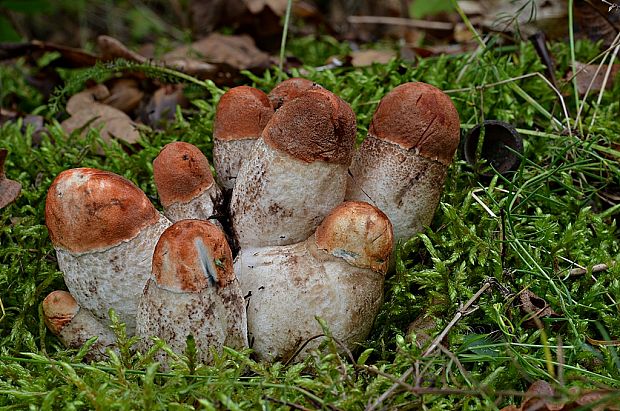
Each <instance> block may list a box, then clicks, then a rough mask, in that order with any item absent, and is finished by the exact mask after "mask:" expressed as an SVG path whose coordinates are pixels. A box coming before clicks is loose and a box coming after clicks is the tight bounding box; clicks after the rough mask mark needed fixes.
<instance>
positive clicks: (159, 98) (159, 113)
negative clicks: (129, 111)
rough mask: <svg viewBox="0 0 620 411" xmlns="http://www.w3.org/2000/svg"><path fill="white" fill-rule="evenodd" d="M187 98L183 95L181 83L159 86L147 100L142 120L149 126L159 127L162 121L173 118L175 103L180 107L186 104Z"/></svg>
mask: <svg viewBox="0 0 620 411" xmlns="http://www.w3.org/2000/svg"><path fill="white" fill-rule="evenodd" d="M187 103H188V102H187V99H186V98H185V96H184V95H183V86H182V85H179V84H177V85H167V86H164V87H161V88H160V89H159V90H157V91H156V92H155V93H153V97H151V99H150V100H149V102H148V104H147V105H146V107H145V109H144V112H143V113H142V116H141V117H142V120H143V121H144V123H145V124H148V125H150V126H151V127H155V128H157V127H159V126H161V125H162V123H164V122H166V121H169V120H173V119H174V116H175V114H176V109H177V105H179V106H181V107H186V106H187Z"/></svg>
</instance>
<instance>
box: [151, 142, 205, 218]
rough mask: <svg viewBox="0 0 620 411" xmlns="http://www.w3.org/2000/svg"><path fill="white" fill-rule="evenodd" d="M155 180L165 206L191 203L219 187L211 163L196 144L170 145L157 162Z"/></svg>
mask: <svg viewBox="0 0 620 411" xmlns="http://www.w3.org/2000/svg"><path fill="white" fill-rule="evenodd" d="M153 177H154V178H155V185H156V186H157V193H158V194H159V199H160V200H161V203H162V205H163V206H164V207H168V206H169V205H171V204H173V203H187V202H189V201H190V200H192V199H194V198H195V197H197V196H198V195H199V194H200V193H202V192H203V191H205V190H208V189H209V188H211V187H212V186H213V184H215V180H214V179H213V174H212V173H211V167H210V166H209V160H207V157H205V155H204V154H203V153H202V151H200V149H199V148H198V147H196V146H194V145H193V144H189V143H184V142H181V141H177V142H174V143H170V144H166V146H165V147H164V148H163V149H162V150H161V152H160V153H159V155H158V156H157V157H156V158H155V160H154V161H153Z"/></svg>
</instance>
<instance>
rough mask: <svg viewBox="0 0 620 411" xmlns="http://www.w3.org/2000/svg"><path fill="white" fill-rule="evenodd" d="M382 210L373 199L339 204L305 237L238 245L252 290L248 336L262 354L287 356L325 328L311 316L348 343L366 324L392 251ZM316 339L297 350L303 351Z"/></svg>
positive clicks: (239, 268) (242, 278)
mask: <svg viewBox="0 0 620 411" xmlns="http://www.w3.org/2000/svg"><path fill="white" fill-rule="evenodd" d="M392 246H393V232H392V225H391V223H390V221H389V219H388V218H387V216H386V215H385V214H384V213H383V212H381V211H380V210H379V209H377V208H376V207H374V206H371V205H370V204H367V203H363V202H346V203H342V204H341V205H339V206H338V207H336V208H335V209H334V210H333V211H332V212H331V213H330V214H329V215H328V216H327V217H326V218H325V220H324V221H323V222H322V223H321V225H320V226H319V227H318V228H317V230H316V233H315V234H313V235H312V236H311V237H310V238H308V239H307V240H306V241H302V242H300V243H296V244H292V245H285V246H273V247H261V248H246V249H243V248H242V249H241V251H240V253H239V255H238V256H237V258H236V260H235V272H236V273H237V276H238V278H239V283H240V284H241V289H242V290H243V293H244V294H245V295H249V302H248V307H247V313H248V338H249V339H250V342H252V343H253V344H252V348H253V349H254V351H255V352H256V354H257V355H258V357H259V358H261V359H264V360H274V359H282V360H288V359H290V358H291V356H292V355H293V354H294V353H295V352H296V350H298V349H299V348H300V347H301V346H302V344H304V343H306V342H308V341H309V340H310V339H311V338H312V337H315V336H317V335H321V334H322V330H321V327H320V326H319V324H318V322H317V320H316V317H320V318H322V319H323V320H325V322H326V323H327V325H328V327H330V330H331V332H332V334H333V336H334V337H335V338H337V339H338V340H339V341H341V342H342V343H344V344H345V346H346V347H348V348H349V349H352V348H354V347H355V345H356V344H358V343H360V342H362V341H363V340H364V339H365V338H366V337H367V336H368V333H369V332H370V329H371V326H372V323H373V321H374V318H375V316H376V315H377V312H378V310H379V307H380V305H381V301H382V298H383V283H384V275H385V273H386V271H387V266H388V260H389V256H390V254H391V252H392ZM318 344H319V340H313V341H311V342H310V343H309V344H308V345H307V346H306V347H305V348H304V350H303V351H302V352H301V353H300V356H299V358H298V359H300V358H303V357H304V356H305V355H306V354H307V353H308V351H309V350H310V349H313V348H316V347H317V346H318Z"/></svg>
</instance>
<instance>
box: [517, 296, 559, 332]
mask: <svg viewBox="0 0 620 411" xmlns="http://www.w3.org/2000/svg"><path fill="white" fill-rule="evenodd" d="M519 308H520V309H521V310H522V311H523V312H524V313H525V314H527V315H528V316H529V318H530V319H529V320H527V321H526V322H525V323H524V324H523V325H524V326H526V327H529V328H538V325H537V324H536V320H537V319H538V320H540V319H541V318H545V317H552V318H557V317H560V315H559V314H558V313H556V312H555V311H553V309H552V308H551V307H550V306H549V304H547V302H546V301H545V300H544V299H543V298H540V297H539V296H537V295H536V294H534V293H533V292H531V291H530V290H523V291H522V292H521V293H519Z"/></svg>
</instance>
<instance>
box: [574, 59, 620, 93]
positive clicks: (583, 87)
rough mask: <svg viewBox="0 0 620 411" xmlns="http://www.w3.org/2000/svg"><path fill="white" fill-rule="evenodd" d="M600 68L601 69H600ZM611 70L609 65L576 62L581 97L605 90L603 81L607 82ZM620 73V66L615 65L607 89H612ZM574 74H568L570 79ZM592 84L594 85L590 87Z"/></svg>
mask: <svg viewBox="0 0 620 411" xmlns="http://www.w3.org/2000/svg"><path fill="white" fill-rule="evenodd" d="M599 67H600V69H599ZM608 68H609V65H608V64H600V65H599V64H583V63H579V62H577V61H576V62H575V71H576V73H577V76H576V79H577V92H578V93H579V95H580V96H584V95H585V94H586V92H588V93H590V94H592V93H595V92H597V91H600V90H601V89H602V88H603V81H604V80H605V74H606V73H607V69H608ZM618 71H620V64H614V65H612V66H611V71H610V73H609V78H608V80H607V83H606V84H605V89H610V88H611V87H612V86H613V84H614V79H615V77H616V75H617V74H618ZM572 76H573V72H572V71H570V72H569V73H568V78H572ZM590 83H592V85H590ZM588 89H589V91H588Z"/></svg>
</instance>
